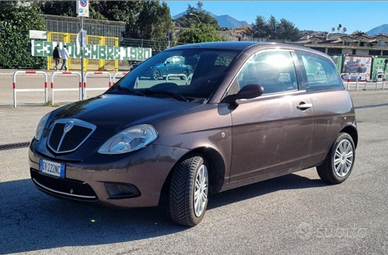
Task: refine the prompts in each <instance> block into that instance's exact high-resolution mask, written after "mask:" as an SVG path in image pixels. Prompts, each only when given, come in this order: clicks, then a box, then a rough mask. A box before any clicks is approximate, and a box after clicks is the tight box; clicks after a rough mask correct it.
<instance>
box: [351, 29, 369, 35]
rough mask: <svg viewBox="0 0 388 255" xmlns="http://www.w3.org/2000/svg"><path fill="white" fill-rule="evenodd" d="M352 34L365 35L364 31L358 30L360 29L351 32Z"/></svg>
mask: <svg viewBox="0 0 388 255" xmlns="http://www.w3.org/2000/svg"><path fill="white" fill-rule="evenodd" d="M352 35H353V36H361V35H366V33H364V32H362V31H360V30H356V31H354V32H353V33H352Z"/></svg>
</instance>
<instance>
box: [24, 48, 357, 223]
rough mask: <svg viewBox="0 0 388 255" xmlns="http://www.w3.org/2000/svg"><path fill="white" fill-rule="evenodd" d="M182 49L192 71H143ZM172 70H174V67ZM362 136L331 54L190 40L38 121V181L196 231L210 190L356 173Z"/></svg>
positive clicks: (55, 191) (67, 194) (34, 151)
mask: <svg viewBox="0 0 388 255" xmlns="http://www.w3.org/2000/svg"><path fill="white" fill-rule="evenodd" d="M172 56H181V57H182V59H184V61H185V63H186V64H190V66H192V67H193V69H194V72H193V74H191V75H189V76H187V75H186V74H184V73H182V74H180V73H176V71H175V70H171V75H170V74H167V75H166V79H165V80H154V79H152V78H150V77H148V78H147V75H145V74H146V73H147V72H148V71H149V69H150V68H151V67H153V66H156V65H159V64H161V63H164V62H165V61H166V59H168V58H169V57H172ZM167 71H168V70H167ZM357 141H358V134H357V128H356V119H355V113H354V108H353V103H352V100H351V97H350V95H349V93H348V92H347V91H346V90H345V89H344V86H343V84H342V82H341V79H340V76H339V74H338V72H337V70H336V68H335V66H334V64H333V62H332V61H331V59H330V58H329V57H327V55H325V54H322V53H320V52H317V51H314V50H311V49H308V48H303V47H296V46H293V45H282V44H273V43H254V42H219V43H202V44H192V45H184V46H179V47H175V48H171V49H168V50H166V51H163V52H161V53H159V54H157V55H155V56H154V57H152V58H150V59H148V60H147V61H145V62H144V63H142V64H141V65H139V66H138V67H137V68H136V69H134V70H133V71H132V72H130V73H129V74H128V75H126V76H125V77H123V78H122V79H121V80H120V81H119V82H117V83H116V84H115V85H114V86H112V87H111V88H109V89H108V90H107V91H106V92H105V93H103V94H102V95H100V96H97V97H94V98H90V99H88V100H84V101H80V102H75V103H72V104H68V105H66V106H63V107H61V108H59V109H57V110H54V111H53V112H51V113H49V114H47V115H46V116H44V117H43V118H42V120H41V121H40V123H39V125H38V128H37V131H36V135H35V137H34V138H33V139H32V141H31V144H30V150H29V162H30V171H31V178H32V181H33V183H34V184H35V186H36V187H37V188H38V189H40V190H41V191H44V192H46V193H48V194H50V195H53V196H56V197H61V198H68V199H72V200H78V201H85V202H93V203H99V204H103V205H113V206H119V207H146V206H157V205H158V204H159V202H160V198H161V196H162V194H166V195H167V196H168V198H169V199H168V203H169V211H170V215H171V218H172V220H173V221H174V222H176V223H178V224H183V225H187V226H194V225H196V224H198V223H199V222H200V221H201V220H202V218H203V216H204V214H205V210H206V207H207V203H208V194H209V193H210V192H213V193H214V192H221V191H225V190H228V189H232V188H236V187H239V186H243V185H247V184H250V183H254V182H258V181H262V180H266V179H270V178H274V177H277V176H281V175H285V174H289V173H292V172H295V171H299V170H303V169H306V168H310V167H315V166H316V167H317V170H318V174H319V176H320V177H321V178H322V179H323V180H324V181H326V182H329V183H341V182H343V181H344V180H346V179H347V178H348V177H349V175H350V173H351V171H352V168H353V165H354V160H355V148H356V145H357Z"/></svg>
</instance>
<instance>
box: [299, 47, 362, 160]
mask: <svg viewBox="0 0 388 255" xmlns="http://www.w3.org/2000/svg"><path fill="white" fill-rule="evenodd" d="M295 54H296V56H297V57H298V60H299V62H300V63H302V65H301V67H302V68H301V70H300V74H301V75H300V76H301V78H302V80H303V86H304V87H305V89H306V91H307V92H308V93H309V94H310V97H311V100H312V103H313V107H314V113H315V123H314V124H315V126H314V136H313V139H312V140H313V143H314V147H313V148H312V152H311V154H312V155H315V158H316V159H315V164H316V163H319V162H320V161H322V160H323V159H324V158H325V157H326V155H327V153H328V151H329V149H330V147H331V145H332V144H333V142H334V140H335V139H336V137H337V135H338V134H339V133H340V132H341V129H342V128H343V127H344V126H347V125H352V123H354V122H355V117H354V109H353V106H352V101H351V98H350V95H349V93H348V92H347V91H346V90H345V88H344V86H343V83H342V81H341V78H340V76H339V74H338V71H337V69H336V67H335V65H334V63H333V62H332V61H331V60H330V59H328V58H326V57H323V56H320V55H318V54H315V53H311V52H306V51H295Z"/></svg>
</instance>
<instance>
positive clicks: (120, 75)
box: [113, 72, 128, 84]
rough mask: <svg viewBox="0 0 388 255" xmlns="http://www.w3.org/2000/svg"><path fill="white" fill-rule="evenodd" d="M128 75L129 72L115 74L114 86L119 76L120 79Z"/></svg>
mask: <svg viewBox="0 0 388 255" xmlns="http://www.w3.org/2000/svg"><path fill="white" fill-rule="evenodd" d="M127 73H128V72H124V73H115V74H114V75H113V84H115V83H116V82H117V81H116V79H117V76H119V77H118V78H120V79H121V78H123V77H124V76H125V75H127Z"/></svg>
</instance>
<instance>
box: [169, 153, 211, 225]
mask: <svg viewBox="0 0 388 255" xmlns="http://www.w3.org/2000/svg"><path fill="white" fill-rule="evenodd" d="M173 171H174V172H173V175H172V178H171V183H170V192H169V211H170V217H171V219H172V220H173V221H174V222H175V223H178V224H181V225H184V226H189V227H192V226H195V225H197V224H198V223H200V222H201V220H202V218H203V216H204V215H205V211H206V208H207V203H208V190H209V173H208V166H207V163H206V161H205V160H204V158H202V157H201V156H199V155H195V156H192V157H190V158H187V159H184V160H182V161H181V162H179V163H178V164H177V165H176V167H175V168H174V170H173Z"/></svg>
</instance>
